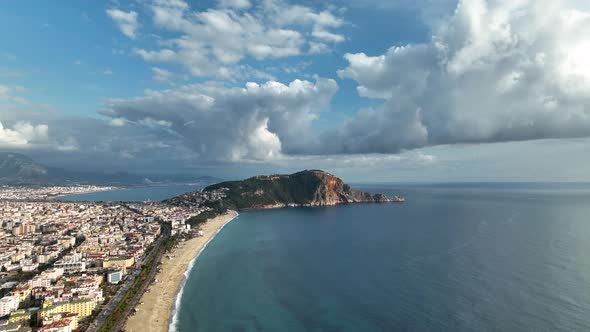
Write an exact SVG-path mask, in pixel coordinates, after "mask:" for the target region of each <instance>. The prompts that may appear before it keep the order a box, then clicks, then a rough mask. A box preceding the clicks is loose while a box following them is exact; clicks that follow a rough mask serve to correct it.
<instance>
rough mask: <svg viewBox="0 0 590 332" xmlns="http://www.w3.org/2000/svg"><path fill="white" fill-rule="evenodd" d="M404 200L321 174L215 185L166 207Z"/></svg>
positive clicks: (219, 208)
mask: <svg viewBox="0 0 590 332" xmlns="http://www.w3.org/2000/svg"><path fill="white" fill-rule="evenodd" d="M208 193H211V194H215V193H223V195H224V196H225V197H224V198H223V199H221V200H213V201H210V202H207V201H206V199H205V200H204V199H203V197H207V196H209V197H211V196H213V195H208ZM401 201H403V199H402V198H399V197H392V198H391V197H387V196H385V195H382V194H374V195H373V194H370V193H366V192H363V191H360V190H356V189H353V188H351V187H350V186H349V185H348V184H346V183H344V181H342V179H340V178H338V177H336V176H334V175H332V174H329V173H327V172H324V171H321V170H305V171H301V172H298V173H294V174H290V175H260V176H255V177H252V178H249V179H246V180H242V181H228V182H221V183H218V184H214V185H211V186H208V187H206V188H205V189H203V192H198V191H197V192H193V193H186V194H183V195H181V196H178V197H175V198H172V199H169V200H166V201H165V202H166V203H169V204H172V205H179V206H187V205H189V206H190V205H191V204H194V203H195V202H197V203H198V204H205V205H206V206H209V207H211V208H213V209H215V210H217V212H219V213H221V212H223V211H225V209H267V208H277V207H286V206H327V205H337V204H347V203H381V202H401Z"/></svg>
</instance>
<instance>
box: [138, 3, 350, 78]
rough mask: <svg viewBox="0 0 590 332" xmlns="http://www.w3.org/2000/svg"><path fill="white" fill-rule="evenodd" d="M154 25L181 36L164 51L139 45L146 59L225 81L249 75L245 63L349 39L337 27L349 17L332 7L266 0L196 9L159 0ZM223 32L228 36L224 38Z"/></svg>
mask: <svg viewBox="0 0 590 332" xmlns="http://www.w3.org/2000/svg"><path fill="white" fill-rule="evenodd" d="M151 10H152V13H153V22H154V24H155V25H156V26H157V27H159V28H161V29H163V30H166V32H167V33H168V34H177V36H176V37H172V38H168V39H165V40H163V41H162V42H161V44H162V45H163V47H162V48H160V49H152V50H149V49H144V48H137V49H136V50H135V54H137V55H139V56H140V57H142V58H143V59H144V60H146V61H152V62H175V63H180V64H182V65H184V66H185V67H186V68H187V69H188V70H189V72H190V73H191V74H192V75H195V76H215V77H220V78H224V79H228V78H235V77H236V76H238V75H240V74H243V73H242V72H241V70H240V66H238V65H237V64H239V63H240V62H241V61H242V60H243V59H245V58H247V57H249V58H252V59H256V60H264V59H273V58H284V57H291V56H297V55H301V54H305V53H307V52H309V53H325V52H327V51H328V50H329V49H330V47H331V46H330V45H331V44H334V43H338V42H342V41H344V39H345V37H344V36H343V35H341V34H339V33H337V32H334V29H338V28H340V27H341V26H342V25H343V24H344V21H343V20H342V19H341V18H339V17H337V16H336V15H335V14H334V13H333V12H332V11H331V10H315V9H313V8H311V7H306V6H301V5H291V4H289V3H287V2H286V1H282V0H265V1H261V2H260V3H258V4H256V5H255V6H252V5H251V3H250V2H249V1H246V0H225V1H219V3H218V7H215V8H209V9H207V10H203V11H194V10H191V8H190V7H189V5H188V4H187V3H186V2H185V1H182V0H174V1H171V0H155V1H154V2H153V3H152V5H151ZM221 36H222V37H221Z"/></svg>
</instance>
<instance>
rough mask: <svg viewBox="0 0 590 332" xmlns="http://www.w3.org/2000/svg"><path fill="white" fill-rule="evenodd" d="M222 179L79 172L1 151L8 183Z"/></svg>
mask: <svg viewBox="0 0 590 332" xmlns="http://www.w3.org/2000/svg"><path fill="white" fill-rule="evenodd" d="M219 181H220V179H218V178H214V177H210V176H200V177H195V176H191V175H147V176H146V175H137V174H130V173H127V172H120V173H98V172H76V171H70V170H65V169H62V168H57V167H49V166H45V165H42V164H39V163H37V162H35V161H33V160H32V159H31V158H29V157H27V156H25V155H22V154H19V153H13V152H0V184H5V185H6V184H8V185H63V184H97V185H120V186H129V185H154V184H166V183H192V184H199V185H203V186H205V185H208V184H211V183H216V182H219Z"/></svg>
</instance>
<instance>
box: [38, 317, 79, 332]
mask: <svg viewBox="0 0 590 332" xmlns="http://www.w3.org/2000/svg"><path fill="white" fill-rule="evenodd" d="M37 331H38V332H72V322H71V321H69V320H65V319H64V320H57V321H54V322H51V323H48V324H43V326H42V327H40V328H38V329H37Z"/></svg>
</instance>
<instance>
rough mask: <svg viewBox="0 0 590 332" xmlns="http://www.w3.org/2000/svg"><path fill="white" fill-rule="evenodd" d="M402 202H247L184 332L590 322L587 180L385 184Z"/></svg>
mask: <svg viewBox="0 0 590 332" xmlns="http://www.w3.org/2000/svg"><path fill="white" fill-rule="evenodd" d="M361 189H364V190H368V191H371V192H383V193H386V194H400V195H403V196H405V198H406V202H405V203H384V204H355V205H346V206H338V207H326V208H287V209H277V210H264V211H247V212H241V213H240V215H239V216H238V217H237V218H236V219H234V220H233V221H232V222H230V223H229V224H228V225H226V226H225V227H224V228H223V229H222V231H221V232H219V234H218V235H217V236H216V237H215V238H214V239H213V240H212V241H211V242H210V243H209V245H208V246H207V248H206V249H205V250H204V251H203V253H202V254H201V255H200V256H199V258H198V260H197V262H196V264H194V266H193V267H192V269H191V270H190V271H188V273H187V280H186V283H185V286H184V289H183V292H182V294H183V295H182V297H181V298H180V300H179V303H180V305H179V308H178V309H177V311H176V314H175V319H174V326H173V330H176V331H220V332H224V331H228V332H229V331H232V332H234V331H293V332H299V331H318V332H319V331H590V255H589V253H590V185H589V184H537V183H520V184H515V183H511V184H505V183H470V184H435V185H427V184H384V185H371V186H368V185H366V186H361Z"/></svg>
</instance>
